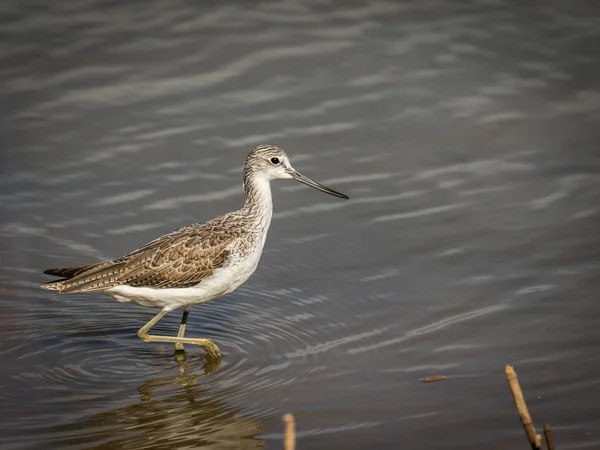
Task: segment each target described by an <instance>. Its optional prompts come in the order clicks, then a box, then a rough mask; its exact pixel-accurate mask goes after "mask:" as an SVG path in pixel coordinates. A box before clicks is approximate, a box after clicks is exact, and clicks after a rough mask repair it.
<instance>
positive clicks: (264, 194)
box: [244, 173, 273, 230]
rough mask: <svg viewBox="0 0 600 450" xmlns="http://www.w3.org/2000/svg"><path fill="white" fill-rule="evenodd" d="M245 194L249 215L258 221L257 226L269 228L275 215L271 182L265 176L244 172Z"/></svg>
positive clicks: (245, 205) (245, 206) (245, 204)
mask: <svg viewBox="0 0 600 450" xmlns="http://www.w3.org/2000/svg"><path fill="white" fill-rule="evenodd" d="M244 195H245V197H246V201H245V203H244V209H245V210H246V211H247V212H248V215H249V217H251V219H252V220H253V221H255V222H256V224H255V226H256V227H257V228H264V229H265V230H266V229H268V228H269V225H270V224H271V216H272V215H273V199H272V197H271V184H270V183H269V180H267V179H266V178H264V177H260V176H254V174H253V173H245V174H244Z"/></svg>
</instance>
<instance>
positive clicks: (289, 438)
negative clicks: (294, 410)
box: [282, 413, 296, 450]
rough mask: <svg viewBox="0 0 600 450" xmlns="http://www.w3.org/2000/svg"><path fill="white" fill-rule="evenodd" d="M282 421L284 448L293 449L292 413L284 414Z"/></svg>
mask: <svg viewBox="0 0 600 450" xmlns="http://www.w3.org/2000/svg"><path fill="white" fill-rule="evenodd" d="M282 419H283V422H284V423H285V441H284V449H285V450H294V449H295V448H296V422H295V420H294V416H293V415H292V414H289V413H288V414H284V415H283V417H282Z"/></svg>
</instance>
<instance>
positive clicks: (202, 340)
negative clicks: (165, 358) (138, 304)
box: [137, 306, 221, 358]
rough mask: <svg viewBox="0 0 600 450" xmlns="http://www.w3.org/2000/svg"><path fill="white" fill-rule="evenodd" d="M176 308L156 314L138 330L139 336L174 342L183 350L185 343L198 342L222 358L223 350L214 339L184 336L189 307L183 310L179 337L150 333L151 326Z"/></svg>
mask: <svg viewBox="0 0 600 450" xmlns="http://www.w3.org/2000/svg"><path fill="white" fill-rule="evenodd" d="M173 309H175V308H174V307H168V306H166V307H164V308H163V309H162V310H161V311H160V312H159V313H158V314H157V315H156V316H154V317H153V318H152V320H150V321H149V322H148V323H147V324H146V325H144V326H143V327H142V328H140V329H139V330H138V333H137V334H138V336H139V338H140V339H141V340H142V341H144V342H173V343H174V344H175V350H183V344H196V345H199V346H200V347H202V348H204V350H205V351H206V353H207V354H208V356H209V357H211V358H221V351H220V350H219V347H217V346H216V345H215V343H214V342H213V341H211V340H210V339H205V338H186V337H183V334H184V333H185V325H186V323H187V317H188V314H189V312H190V308H189V307H187V306H186V307H185V308H184V310H183V317H182V319H181V325H180V326H179V333H178V334H177V337H172V336H156V335H150V334H148V331H150V328H152V327H153V326H154V325H156V324H157V323H158V322H159V321H160V319H162V318H163V317H165V316H166V315H167V313H168V312H169V311H172V310H173Z"/></svg>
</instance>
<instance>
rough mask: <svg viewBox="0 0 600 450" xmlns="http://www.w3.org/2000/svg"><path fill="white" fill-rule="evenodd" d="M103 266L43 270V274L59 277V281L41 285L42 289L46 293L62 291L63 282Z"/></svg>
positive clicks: (92, 265)
mask: <svg viewBox="0 0 600 450" xmlns="http://www.w3.org/2000/svg"><path fill="white" fill-rule="evenodd" d="M100 264H103V262H99V263H96V264H89V265H87V266H76V267H59V268H56V269H47V270H44V273H45V274H47V275H54V276H55V277H61V278H62V279H61V280H53V281H48V282H47V283H46V284H43V285H41V286H40V287H41V288H42V289H46V290H48V291H59V292H60V291H62V290H63V289H64V288H65V286H64V282H65V281H67V280H70V279H71V278H73V277H76V276H77V275H79V274H82V273H84V272H87V271H88V270H90V269H93V268H94V267H96V266H99V265H100Z"/></svg>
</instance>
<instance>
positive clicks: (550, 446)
mask: <svg viewBox="0 0 600 450" xmlns="http://www.w3.org/2000/svg"><path fill="white" fill-rule="evenodd" d="M544 437H545V438H546V447H547V448H548V450H555V449H554V438H553V437H552V428H550V424H547V423H545V424H544Z"/></svg>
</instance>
